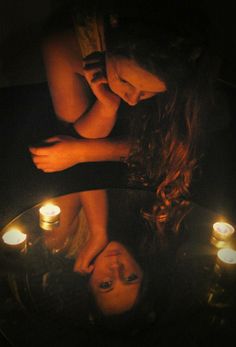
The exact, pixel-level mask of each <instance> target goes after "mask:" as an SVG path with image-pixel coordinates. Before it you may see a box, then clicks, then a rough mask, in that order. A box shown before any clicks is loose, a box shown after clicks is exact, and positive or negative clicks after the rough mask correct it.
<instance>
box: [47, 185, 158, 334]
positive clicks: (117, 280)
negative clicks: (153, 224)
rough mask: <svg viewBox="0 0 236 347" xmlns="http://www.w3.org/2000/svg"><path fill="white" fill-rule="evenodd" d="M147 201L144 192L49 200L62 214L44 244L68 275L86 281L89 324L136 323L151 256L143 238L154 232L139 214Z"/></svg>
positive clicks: (99, 193) (94, 193)
mask: <svg viewBox="0 0 236 347" xmlns="http://www.w3.org/2000/svg"><path fill="white" fill-rule="evenodd" d="M147 197H148V199H147ZM152 199H154V196H152V193H150V192H149V193H147V192H141V191H140V192H134V191H127V190H124V191H122V190H119V191H116V190H108V191H105V190H91V191H87V192H78V193H74V194H69V195H67V196H63V197H59V198H56V199H53V200H51V202H52V203H53V204H56V205H57V206H59V207H60V209H61V211H62V213H61V216H60V224H59V226H56V227H55V228H54V229H53V230H52V231H49V232H47V231H45V232H44V243H45V245H46V247H47V248H48V249H49V250H50V251H51V252H52V253H60V252H64V253H65V254H66V256H67V257H69V258H72V259H74V266H73V269H74V271H75V272H78V273H80V274H81V275H87V276H86V278H87V280H88V293H89V298H90V299H89V303H90V319H91V320H93V322H94V321H96V323H97V322H98V321H99V322H100V323H101V321H103V322H104V324H106V325H108V321H111V316H112V317H113V318H114V316H116V322H118V316H120V321H121V320H122V321H123V328H124V327H125V326H126V328H127V327H128V325H127V319H128V316H129V317H132V318H134V317H135V320H137V318H138V319H139V320H140V317H138V316H137V309H138V308H139V309H140V307H141V306H140V303H141V298H142V299H143V297H144V295H143V294H144V293H145V291H147V280H146V281H144V279H146V278H148V276H147V273H144V268H143V267H144V263H145V261H146V262H147V261H148V258H150V254H151V253H152V257H154V255H155V252H152V251H151V249H152V248H153V246H154V245H153V244H152V245H151V244H149V245H147V241H148V237H149V238H150V236H149V233H151V234H153V235H151V238H150V240H152V243H153V242H154V239H155V234H154V230H150V226H148V224H147V223H145V221H144V219H143V218H142V214H141V210H143V209H144V208H145V204H146V207H147V205H148V204H149V205H150V203H151V202H152ZM148 228H149V230H147V229H148ZM149 243H150V242H149ZM151 246H152V247H151ZM145 247H146V248H149V257H148V254H147V250H146V255H145V256H144V253H145ZM144 258H145V261H144ZM152 261H153V263H152V265H154V259H152ZM146 272H147V269H146ZM149 272H150V271H149ZM152 285H153V283H152ZM139 306H140V307H139ZM132 311H133V312H132ZM134 313H135V314H134ZM142 315H144V312H142ZM108 316H109V318H108V319H106V318H107V317H108ZM121 318H122V319H121ZM125 318H127V319H125ZM143 318H144V316H143ZM114 328H115V327H114V326H113V329H114ZM116 328H117V326H116Z"/></svg>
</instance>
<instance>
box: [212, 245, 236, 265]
mask: <svg viewBox="0 0 236 347" xmlns="http://www.w3.org/2000/svg"><path fill="white" fill-rule="evenodd" d="M217 257H218V260H219V261H220V263H223V264H225V265H232V266H235V267H236V251H235V250H234V249H231V248H222V249H220V250H219V251H218V252H217Z"/></svg>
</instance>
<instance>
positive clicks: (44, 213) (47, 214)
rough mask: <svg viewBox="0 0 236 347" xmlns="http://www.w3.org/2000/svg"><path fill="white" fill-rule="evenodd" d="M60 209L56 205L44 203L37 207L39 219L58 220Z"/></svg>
mask: <svg viewBox="0 0 236 347" xmlns="http://www.w3.org/2000/svg"><path fill="white" fill-rule="evenodd" d="M60 213H61V209H60V207H59V206H57V205H53V204H46V205H44V206H42V207H41V208H40V209H39V214H40V221H43V222H46V223H55V222H58V221H59V218H60Z"/></svg>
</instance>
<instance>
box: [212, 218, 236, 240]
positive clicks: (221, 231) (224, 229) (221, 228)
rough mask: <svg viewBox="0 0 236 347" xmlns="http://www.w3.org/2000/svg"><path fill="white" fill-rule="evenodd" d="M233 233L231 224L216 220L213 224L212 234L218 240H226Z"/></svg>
mask: <svg viewBox="0 0 236 347" xmlns="http://www.w3.org/2000/svg"><path fill="white" fill-rule="evenodd" d="M233 233H234V227H233V226H232V225H231V224H228V223H224V222H217V223H214V224H213V235H214V237H216V238H217V239H218V240H228V239H229V238H230V237H231V236H232V235H233Z"/></svg>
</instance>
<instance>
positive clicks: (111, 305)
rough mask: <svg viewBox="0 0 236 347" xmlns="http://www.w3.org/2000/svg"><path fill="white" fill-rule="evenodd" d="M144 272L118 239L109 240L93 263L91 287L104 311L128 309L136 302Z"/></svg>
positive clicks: (111, 311)
mask: <svg viewBox="0 0 236 347" xmlns="http://www.w3.org/2000/svg"><path fill="white" fill-rule="evenodd" d="M142 278H143V272H142V270H141V268H140V266H139V265H138V263H137V262H136V261H135V259H134V258H133V257H132V255H131V254H130V253H129V252H128V251H127V249H126V248H125V247H124V246H123V245H122V244H120V243H118V242H114V241H113V242H110V243H109V244H108V245H107V246H106V248H105V249H104V250H103V252H102V253H100V254H99V255H98V257H97V258H96V260H95V263H94V270H93V273H92V275H91V277H90V287H91V290H92V292H93V294H94V295H95V300H96V302H97V305H98V306H99V308H100V310H101V311H102V312H103V313H104V314H105V315H110V314H119V313H122V312H125V311H128V310H129V309H131V308H132V306H133V305H134V304H135V302H136V299H137V296H138V293H139V289H140V285H141V282H142Z"/></svg>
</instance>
